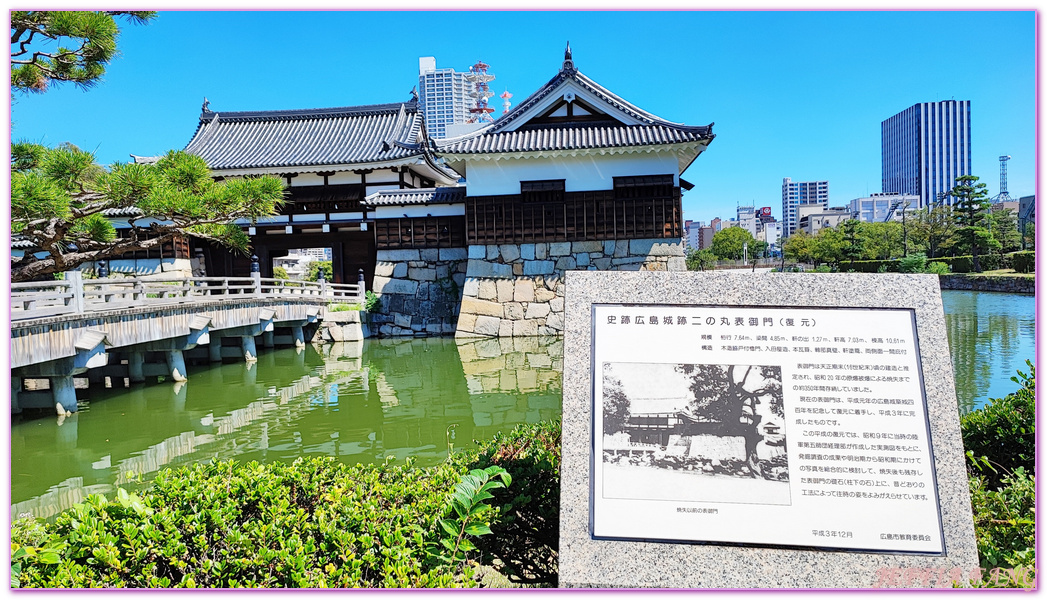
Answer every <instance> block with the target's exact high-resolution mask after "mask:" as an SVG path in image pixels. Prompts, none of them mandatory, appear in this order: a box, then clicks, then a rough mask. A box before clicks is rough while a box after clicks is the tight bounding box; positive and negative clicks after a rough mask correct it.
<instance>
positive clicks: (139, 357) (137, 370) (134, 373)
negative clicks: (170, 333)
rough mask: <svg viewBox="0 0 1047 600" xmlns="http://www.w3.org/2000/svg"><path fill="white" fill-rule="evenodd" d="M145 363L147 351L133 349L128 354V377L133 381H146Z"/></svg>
mask: <svg viewBox="0 0 1047 600" xmlns="http://www.w3.org/2000/svg"><path fill="white" fill-rule="evenodd" d="M144 364H145V352H140V351H139V352H136V351H132V352H131V353H130V354H128V355H127V378H128V379H130V380H131V383H141V382H143V381H145V375H144V374H143V372H142V365H144Z"/></svg>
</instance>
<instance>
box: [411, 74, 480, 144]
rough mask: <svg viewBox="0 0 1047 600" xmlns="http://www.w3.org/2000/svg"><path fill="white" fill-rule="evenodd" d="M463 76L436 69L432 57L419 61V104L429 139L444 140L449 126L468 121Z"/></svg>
mask: <svg viewBox="0 0 1047 600" xmlns="http://www.w3.org/2000/svg"><path fill="white" fill-rule="evenodd" d="M465 75H466V74H465V73H456V72H455V70H454V69H437V68H436V58H434V57H432V56H422V57H420V58H419V59H418V101H419V103H420V104H421V107H422V113H423V114H424V115H425V130H426V132H427V133H428V134H429V137H433V138H443V137H446V128H447V126H448V125H451V124H453V123H465V122H466V121H467V120H468V119H469V105H470V98H469V87H468V85H469V82H468V81H466V79H465Z"/></svg>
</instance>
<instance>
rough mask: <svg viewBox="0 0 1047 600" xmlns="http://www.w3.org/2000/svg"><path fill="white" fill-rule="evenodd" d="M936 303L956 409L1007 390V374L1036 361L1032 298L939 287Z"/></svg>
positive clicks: (971, 406)
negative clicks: (942, 320) (946, 340)
mask: <svg viewBox="0 0 1047 600" xmlns="http://www.w3.org/2000/svg"><path fill="white" fill-rule="evenodd" d="M942 303H943V304H944V307H945V326H946V329H947V331H948V335H949V349H950V353H951V354H952V366H953V372H954V375H955V377H956V399H957V401H958V402H959V405H960V412H961V413H963V412H968V411H970V410H973V409H975V408H978V407H980V406H982V405H983V404H985V403H986V402H988V399H989V398H1001V397H1003V396H1006V395H1007V394H1009V393H1010V392H1013V391H1014V390H1015V388H1016V387H1017V384H1015V383H1014V382H1012V381H1011V377H1014V376H1015V374H1016V371H1017V370H1021V371H1023V372H1026V373H1027V372H1028V368H1027V367H1026V365H1025V361H1026V359H1028V360H1030V361H1033V363H1034V364H1035V361H1036V299H1035V297H1034V296H1031V295H1022V294H1001V293H998V292H966V291H957V290H943V291H942Z"/></svg>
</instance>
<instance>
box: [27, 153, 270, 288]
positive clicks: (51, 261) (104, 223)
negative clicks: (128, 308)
mask: <svg viewBox="0 0 1047 600" xmlns="http://www.w3.org/2000/svg"><path fill="white" fill-rule="evenodd" d="M11 170H12V173H11V230H12V233H14V234H18V235H20V236H21V237H23V238H24V239H26V240H28V241H30V242H32V243H33V244H34V245H35V246H36V247H37V248H38V249H39V250H38V251H37V253H32V252H27V253H26V254H25V256H22V257H12V259H11V280H12V281H16V282H17V281H29V280H33V279H36V278H39V277H42V276H47V275H51V274H54V273H60V272H63V271H69V270H71V269H75V268H76V267H78V266H79V265H81V264H83V263H85V262H90V261H96V260H101V259H112V258H116V257H119V256H120V255H121V254H124V253H126V252H134V251H137V250H149V249H151V248H156V247H159V246H160V245H161V244H164V243H165V242H168V241H170V240H171V239H172V238H174V237H175V236H179V235H191V236H194V237H197V238H202V239H206V240H209V241H213V242H217V243H219V244H221V245H224V246H227V247H229V248H232V249H234V250H236V251H239V252H244V253H246V251H247V248H248V245H249V238H248V237H247V234H245V233H244V232H243V230H242V229H240V227H238V226H236V225H233V224H232V221H234V220H236V219H250V218H259V217H265V216H270V215H273V214H275V213H276V211H277V209H278V208H279V207H280V205H281V204H282V203H283V195H284V191H283V182H281V181H280V180H279V179H277V178H275V177H269V176H265V177H258V178H252V179H232V180H228V181H223V182H220V183H218V182H215V181H214V180H212V179H211V175H210V171H209V170H208V168H207V165H206V164H205V163H204V161H203V159H201V158H199V157H197V156H193V155H190V154H186V153H184V152H168V153H167V155H165V156H164V157H162V158H161V159H160V160H159V161H157V162H156V163H155V164H124V163H116V164H113V165H112V166H110V167H109V168H108V169H104V168H102V167H101V166H99V165H98V164H96V163H95V162H94V156H93V155H92V154H91V153H89V152H84V151H82V150H79V149H77V148H76V147H74V146H70V145H66V146H61V147H58V148H46V147H44V146H40V145H37V144H28V143H24V142H20V143H16V144H14V145H13V146H12V148H11ZM128 208H137V209H138V211H139V212H140V213H141V214H140V215H137V216H132V217H129V218H128V219H127V223H128V226H129V227H127V228H123V229H121V233H122V235H120V236H118V235H117V230H116V228H114V226H113V224H112V223H111V222H110V221H109V220H108V219H107V218H106V217H105V216H104V211H106V210H108V209H128ZM38 253H45V254H46V255H45V256H43V257H37V256H36V254H38Z"/></svg>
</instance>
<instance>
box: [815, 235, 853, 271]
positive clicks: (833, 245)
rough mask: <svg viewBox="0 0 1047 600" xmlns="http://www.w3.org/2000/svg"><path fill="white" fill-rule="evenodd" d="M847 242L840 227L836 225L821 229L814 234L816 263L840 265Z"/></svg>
mask: <svg viewBox="0 0 1047 600" xmlns="http://www.w3.org/2000/svg"><path fill="white" fill-rule="evenodd" d="M846 244H847V242H846V241H845V240H844V238H843V231H841V230H840V229H837V228H836V227H826V228H824V229H820V230H819V231H818V234H817V235H815V236H814V247H813V248H812V255H813V258H814V263H815V264H818V263H827V264H832V265H839V264H840V260H841V259H842V258H843V250H844V247H845V246H846Z"/></svg>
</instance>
